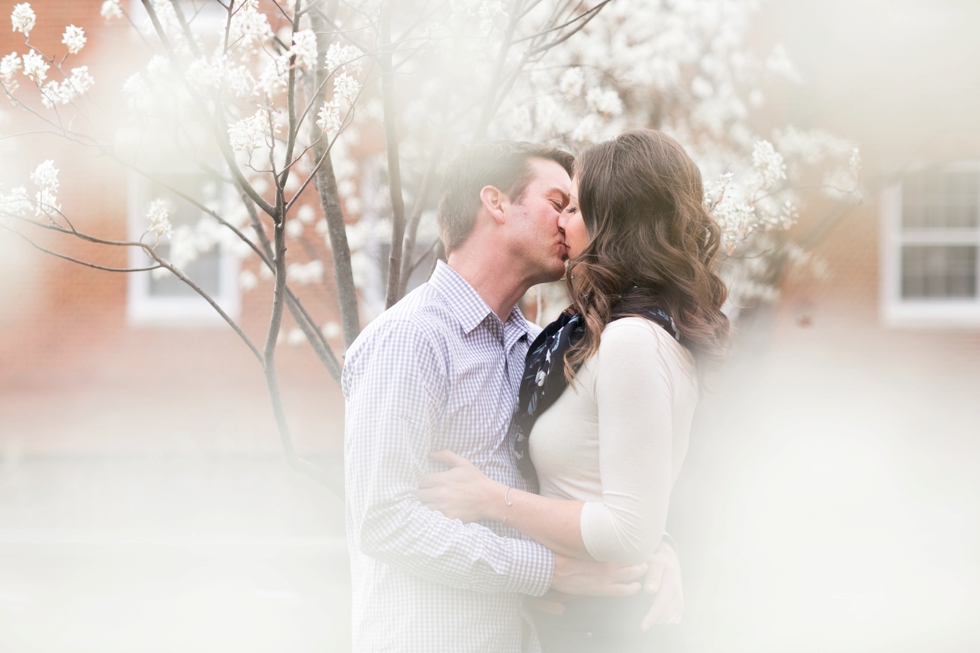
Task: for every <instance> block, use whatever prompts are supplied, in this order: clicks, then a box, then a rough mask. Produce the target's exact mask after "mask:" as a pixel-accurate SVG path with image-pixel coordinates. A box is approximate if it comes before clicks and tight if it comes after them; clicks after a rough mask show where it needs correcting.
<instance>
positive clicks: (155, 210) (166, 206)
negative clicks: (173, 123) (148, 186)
mask: <svg viewBox="0 0 980 653" xmlns="http://www.w3.org/2000/svg"><path fill="white" fill-rule="evenodd" d="M146 221H147V224H148V227H147V230H148V231H152V232H153V233H155V234H156V235H157V238H169V237H170V236H171V235H173V226H172V225H171V224H170V203H169V202H168V201H167V200H166V199H164V198H158V199H155V200H153V201H152V202H150V208H149V209H147V211H146Z"/></svg>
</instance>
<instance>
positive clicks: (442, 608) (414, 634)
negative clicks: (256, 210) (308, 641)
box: [342, 143, 679, 653]
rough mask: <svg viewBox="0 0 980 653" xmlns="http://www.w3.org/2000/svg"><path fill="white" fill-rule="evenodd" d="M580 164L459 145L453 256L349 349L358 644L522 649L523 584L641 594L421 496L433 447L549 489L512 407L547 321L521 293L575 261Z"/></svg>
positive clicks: (451, 203)
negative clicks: (530, 318)
mask: <svg viewBox="0 0 980 653" xmlns="http://www.w3.org/2000/svg"><path fill="white" fill-rule="evenodd" d="M572 162H573V161H572V157H571V155H569V154H568V153H566V152H563V151H561V150H557V149H554V148H548V147H544V146H538V145H532V144H528V143H492V144H483V145H479V146H476V147H474V148H472V149H470V150H469V151H467V152H465V153H464V154H463V155H461V156H460V157H459V158H458V159H457V160H456V161H455V162H454V163H453V164H452V165H451V166H450V168H449V171H448V172H447V175H446V180H445V184H444V189H443V194H442V198H441V201H440V205H439V228H440V235H441V237H442V240H443V243H444V244H445V246H446V251H447V254H448V260H447V263H440V264H439V265H438V266H437V267H436V270H435V272H434V273H433V275H432V278H431V279H430V280H429V282H428V283H426V284H423V285H422V286H421V287H420V288H418V289H417V290H415V291H414V292H412V293H410V294H409V295H408V296H406V297H405V299H403V300H402V301H401V302H399V303H398V304H396V305H395V306H393V307H392V308H391V309H390V310H389V311H387V312H386V313H384V314H383V315H382V316H381V317H379V318H378V319H377V320H376V321H375V322H374V323H372V324H371V325H370V326H368V327H367V328H366V329H365V330H364V332H363V333H362V334H361V335H360V337H358V339H357V341H355V343H354V344H353V345H352V346H351V348H350V350H349V351H348V353H347V358H346V363H345V366H344V372H343V383H342V385H343V390H344V395H345V397H346V399H347V421H346V424H347V426H346V437H345V465H346V479H347V496H348V506H347V533H348V541H349V544H350V551H351V571H352V579H351V580H352V585H353V640H354V641H353V645H354V650H355V651H358V652H360V651H382V650H383V651H424V652H426V653H428V652H437V651H446V652H447V653H461V652H468V651H488V652H490V651H492V652H498V651H499V652H503V653H519V652H520V651H521V649H522V636H523V632H522V629H523V618H522V617H521V612H520V610H521V599H522V597H521V595H522V594H527V595H530V596H540V595H542V594H544V593H545V592H546V591H547V590H548V589H549V588H554V589H556V590H560V591H564V592H569V593H573V594H597V595H624V594H631V593H633V592H635V591H636V589H637V583H636V582H634V581H638V580H639V579H640V578H641V576H642V574H643V573H644V572H645V571H646V565H643V566H634V567H629V566H623V565H619V564H615V563H598V562H595V561H582V560H574V559H571V558H565V557H563V556H560V555H556V554H553V553H552V552H551V551H549V550H548V549H546V548H545V547H543V546H541V545H539V544H537V543H536V542H533V541H530V540H528V539H527V538H526V537H524V536H523V535H521V534H520V533H518V532H517V531H515V530H513V529H511V528H508V527H506V526H505V525H503V524H499V523H485V524H463V523H461V522H459V521H456V520H451V519H448V518H446V517H445V516H443V515H442V514H441V513H439V512H434V511H430V510H428V509H427V508H425V507H424V506H422V504H421V503H420V502H419V501H418V499H417V498H416V495H415V492H416V490H417V489H418V483H419V479H420V478H421V477H422V476H423V475H424V474H426V473H428V472H430V471H437V468H436V463H434V462H433V461H432V460H431V459H430V458H429V454H430V453H431V452H433V451H436V450H440V449H451V450H452V451H454V452H456V453H457V454H459V455H461V456H463V457H465V458H467V459H469V460H470V461H472V462H473V463H474V464H475V465H477V466H478V467H479V468H480V469H482V470H483V472H484V473H485V474H486V475H487V476H489V477H490V478H493V479H495V480H497V481H499V482H501V483H504V484H506V485H508V486H510V487H517V488H521V489H526V490H531V491H533V490H535V489H536V488H530V487H528V486H527V483H526V481H525V480H524V479H523V478H522V477H521V474H520V473H519V472H518V470H517V467H516V465H515V462H514V458H513V448H514V432H513V431H512V429H511V428H510V424H511V417H512V415H513V411H514V407H515V404H516V399H517V390H518V385H519V382H520V379H521V375H522V373H523V368H524V357H525V354H526V353H527V348H528V345H529V344H530V342H531V341H532V340H533V339H534V337H535V335H536V334H537V328H536V327H535V328H532V327H531V326H530V325H529V324H528V323H527V322H526V321H525V320H524V317H523V316H522V315H521V313H520V311H519V310H518V309H517V308H516V304H517V301H518V300H519V299H520V298H521V297H522V296H523V295H524V293H525V292H527V290H528V289H529V288H530V287H531V286H532V285H535V284H537V283H541V282H545V281H553V280H556V279H558V278H560V277H561V276H562V274H563V273H564V262H565V258H566V248H565V245H564V239H563V234H562V233H561V230H560V229H559V228H558V217H559V215H560V214H561V211H562V210H563V209H564V207H565V205H566V204H567V202H568V193H569V190H570V185H571V180H570V174H571V169H572ZM501 499H502V500H503V499H504V497H501ZM663 570H664V566H663V565H661V566H660V572H661V573H662V572H663ZM675 582H677V583H678V585H679V581H675ZM678 593H679V592H676V593H675V595H676V594H678ZM530 644H531V645H532V646H533V645H534V644H535V642H534V640H533V638H532V639H531V640H530Z"/></svg>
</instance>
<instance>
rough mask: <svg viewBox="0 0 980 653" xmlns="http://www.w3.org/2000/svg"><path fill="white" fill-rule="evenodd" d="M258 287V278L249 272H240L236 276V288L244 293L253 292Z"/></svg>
mask: <svg viewBox="0 0 980 653" xmlns="http://www.w3.org/2000/svg"><path fill="white" fill-rule="evenodd" d="M258 285H259V278H258V277H257V276H255V273H254V272H252V271H251V270H242V271H241V272H240V273H239V275H238V286H239V287H240V288H241V289H242V290H243V291H245V292H248V291H250V290H255V287H256V286H258Z"/></svg>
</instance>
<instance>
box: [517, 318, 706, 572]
mask: <svg viewBox="0 0 980 653" xmlns="http://www.w3.org/2000/svg"><path fill="white" fill-rule="evenodd" d="M697 400H698V385H697V375H696V372H695V367H694V360H693V358H692V357H691V354H690V352H689V351H688V350H687V349H686V348H685V347H684V346H683V345H681V344H680V343H678V342H677V341H676V340H675V339H674V338H673V337H672V336H671V335H670V334H669V333H667V332H666V331H665V330H664V329H662V328H661V327H660V326H658V325H656V324H654V323H653V322H651V321H649V320H646V319H643V318H639V317H628V318H622V319H619V320H615V321H613V322H610V323H609V324H608V325H607V326H606V328H605V330H604V331H603V333H602V340H601V342H600V345H599V351H598V352H597V353H596V355H594V356H593V357H591V358H590V359H589V360H587V361H585V363H584V364H583V365H582V366H581V368H580V369H579V371H578V374H577V375H576V378H575V381H574V382H573V383H572V384H570V385H569V387H568V388H566V389H565V392H564V393H562V395H561V396H560V397H559V398H558V400H557V401H555V403H554V404H553V405H552V406H551V407H550V408H549V409H548V410H546V411H545V412H544V413H543V414H542V415H541V416H540V417H539V418H538V420H537V422H536V423H535V425H534V429H533V430H532V431H531V436H530V440H529V451H530V456H531V461H532V462H533V463H534V467H535V469H536V470H537V473H538V480H539V481H540V486H541V488H540V489H541V494H542V495H543V496H547V497H553V498H557V499H572V500H578V501H585V502H586V503H585V507H584V508H583V509H582V518H581V528H582V539H583V540H584V541H585V546H586V548H587V549H588V551H589V553H590V554H591V555H592V557H594V558H595V559H596V560H618V561H620V562H628V563H640V562H643V561H645V560H647V559H648V558H649V557H650V554H652V553H653V551H654V549H656V548H657V545H658V544H659V543H660V539H661V538H662V537H663V532H664V525H665V524H666V521H667V508H668V506H669V504H670V491H671V488H672V487H673V485H674V481H675V480H677V475H678V473H679V472H680V469H681V464H682V463H683V462H684V456H685V454H686V453H687V445H688V436H689V434H690V430H691V420H692V418H693V415H694V407H695V405H696V404H697Z"/></svg>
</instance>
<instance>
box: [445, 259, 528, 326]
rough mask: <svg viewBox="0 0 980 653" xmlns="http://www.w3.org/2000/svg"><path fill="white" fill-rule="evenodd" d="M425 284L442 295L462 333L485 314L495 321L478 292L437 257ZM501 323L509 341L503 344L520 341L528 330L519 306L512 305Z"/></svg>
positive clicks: (478, 321)
mask: <svg viewBox="0 0 980 653" xmlns="http://www.w3.org/2000/svg"><path fill="white" fill-rule="evenodd" d="M429 283H430V284H432V285H433V287H435V288H436V290H438V291H439V292H440V293H441V294H442V295H443V296H444V297H445V298H446V301H447V302H448V303H449V305H450V306H451V308H452V309H453V315H455V316H456V319H457V320H459V323H460V325H462V327H463V329H464V330H465V331H466V333H470V332H471V331H473V329H475V328H476V327H478V326H480V324H482V323H483V321H484V320H485V319H487V316H488V315H492V316H493V319H495V320H496V319H498V318H497V316H496V314H494V312H493V311H492V310H490V306H489V305H487V303H486V302H485V301H484V300H483V297H481V296H480V293H478V292H477V291H476V290H475V289H474V288H473V286H471V285H470V284H469V282H468V281H466V279H464V278H463V277H461V276H460V274H459V273H458V272H456V270H454V269H452V268H451V267H449V265H447V264H446V263H445V262H444V261H441V260H440V261H439V262H438V263H436V269H435V270H434V271H433V272H432V276H431V277H430V278H429ZM503 326H504V334H505V335H504V340H505V341H511V342H508V343H507V344H508V345H510V344H512V342H516V341H517V340H520V338H521V336H523V335H525V334H526V333H527V332H528V331H529V329H530V327H529V326H528V323H527V320H525V319H524V314H523V313H521V309H519V308H517V307H516V306H515V307H514V309H513V310H512V311H511V312H510V315H509V316H508V317H507V322H506V323H505V324H504V325H503ZM508 336H509V337H508Z"/></svg>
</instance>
